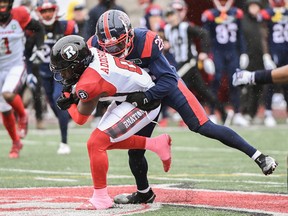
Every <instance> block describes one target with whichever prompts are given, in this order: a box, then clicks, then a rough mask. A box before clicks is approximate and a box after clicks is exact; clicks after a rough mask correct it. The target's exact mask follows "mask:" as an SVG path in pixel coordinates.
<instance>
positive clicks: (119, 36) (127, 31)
mask: <svg viewBox="0 0 288 216" xmlns="http://www.w3.org/2000/svg"><path fill="white" fill-rule="evenodd" d="M96 35H97V37H98V43H99V45H100V46H101V47H102V48H103V50H104V51H105V52H108V53H110V54H112V55H114V56H118V57H125V56H127V55H128V54H129V53H130V51H131V49H132V47H133V38H134V33H133V28H132V25H131V22H130V19H129V17H128V15H127V14H126V13H124V12H122V11H120V10H108V11H106V12H105V13H103V14H102V15H101V16H100V18H99V20H98V22H97V24H96Z"/></svg>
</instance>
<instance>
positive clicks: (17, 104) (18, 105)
mask: <svg viewBox="0 0 288 216" xmlns="http://www.w3.org/2000/svg"><path fill="white" fill-rule="evenodd" d="M8 103H9V104H10V105H11V106H12V107H13V109H14V111H15V112H16V113H17V115H18V116H19V117H20V118H23V117H24V116H25V115H26V112H25V108H24V105H23V102H22V98H21V97H20V95H19V94H17V95H16V96H15V97H14V99H13V100H12V101H11V102H8Z"/></svg>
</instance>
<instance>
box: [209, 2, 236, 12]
mask: <svg viewBox="0 0 288 216" xmlns="http://www.w3.org/2000/svg"><path fill="white" fill-rule="evenodd" d="M213 3H214V6H215V7H216V8H217V9H218V10H219V11H228V10H229V9H230V8H231V6H232V5H233V3H234V0H213Z"/></svg>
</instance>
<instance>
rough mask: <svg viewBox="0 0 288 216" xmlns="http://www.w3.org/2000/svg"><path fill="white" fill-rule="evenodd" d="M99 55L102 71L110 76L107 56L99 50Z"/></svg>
mask: <svg viewBox="0 0 288 216" xmlns="http://www.w3.org/2000/svg"><path fill="white" fill-rule="evenodd" d="M97 54H98V58H99V62H100V70H102V71H103V72H104V73H106V74H109V64H108V58H107V56H106V54H105V53H104V52H101V51H100V50H97Z"/></svg>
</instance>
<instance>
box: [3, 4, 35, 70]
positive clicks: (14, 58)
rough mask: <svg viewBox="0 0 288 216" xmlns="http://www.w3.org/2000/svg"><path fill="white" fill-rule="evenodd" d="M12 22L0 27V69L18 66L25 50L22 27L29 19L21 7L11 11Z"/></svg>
mask: <svg viewBox="0 0 288 216" xmlns="http://www.w3.org/2000/svg"><path fill="white" fill-rule="evenodd" d="M11 13H12V20H11V21H10V22H9V23H8V24H7V25H3V26H0V65H1V69H4V68H9V67H11V66H12V65H18V64H19V62H22V61H23V54H24V48H25V36H24V30H23V29H24V27H25V26H26V25H27V24H28V22H29V21H30V20H31V17H30V15H29V13H28V12H27V10H26V9H24V8H23V7H20V8H15V9H12V12H11Z"/></svg>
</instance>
